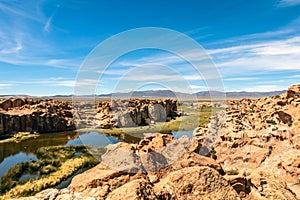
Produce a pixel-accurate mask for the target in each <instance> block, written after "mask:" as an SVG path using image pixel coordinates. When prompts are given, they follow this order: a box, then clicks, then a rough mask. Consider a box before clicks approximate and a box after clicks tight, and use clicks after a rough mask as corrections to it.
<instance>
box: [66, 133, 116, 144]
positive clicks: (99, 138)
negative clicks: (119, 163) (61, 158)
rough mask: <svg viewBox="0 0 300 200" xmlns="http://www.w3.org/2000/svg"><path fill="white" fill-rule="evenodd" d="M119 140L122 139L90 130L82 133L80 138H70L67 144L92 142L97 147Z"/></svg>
mask: <svg viewBox="0 0 300 200" xmlns="http://www.w3.org/2000/svg"><path fill="white" fill-rule="evenodd" d="M118 142H120V140H118V139H116V138H114V137H111V136H105V135H102V134H100V133H96V132H90V133H86V134H82V135H80V136H79V138H76V139H74V140H70V141H69V142H68V143H67V144H66V145H67V146H69V145H81V144H84V145H88V144H90V145H93V146H95V147H99V146H106V145H108V144H115V143H118Z"/></svg>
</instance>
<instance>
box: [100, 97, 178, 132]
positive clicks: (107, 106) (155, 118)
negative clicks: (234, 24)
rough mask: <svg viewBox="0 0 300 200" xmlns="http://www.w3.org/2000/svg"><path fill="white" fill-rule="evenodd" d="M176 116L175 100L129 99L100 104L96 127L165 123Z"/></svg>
mask: <svg viewBox="0 0 300 200" xmlns="http://www.w3.org/2000/svg"><path fill="white" fill-rule="evenodd" d="M176 116H177V100H173V99H161V100H150V99H130V100H125V99H124V100H111V101H110V102H100V103H99V104H98V106H97V116H96V118H97V121H98V123H97V124H96V126H98V127H100V128H112V127H134V126H140V125H147V124H150V123H151V122H166V121H168V120H171V119H174V118H175V117H176Z"/></svg>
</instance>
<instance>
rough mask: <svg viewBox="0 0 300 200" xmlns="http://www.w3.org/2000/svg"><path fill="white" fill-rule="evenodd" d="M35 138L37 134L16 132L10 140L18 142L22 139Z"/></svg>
mask: <svg viewBox="0 0 300 200" xmlns="http://www.w3.org/2000/svg"><path fill="white" fill-rule="evenodd" d="M37 136H39V134H38V133H36V132H16V133H13V134H11V140H13V141H14V142H20V141H22V140H24V139H28V138H31V137H37Z"/></svg>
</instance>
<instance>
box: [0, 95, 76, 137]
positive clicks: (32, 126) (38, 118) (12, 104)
mask: <svg viewBox="0 0 300 200" xmlns="http://www.w3.org/2000/svg"><path fill="white" fill-rule="evenodd" d="M72 117H73V115H72V107H71V105H70V104H68V103H66V102H58V101H54V100H51V99H49V100H47V99H46V100H36V99H30V98H26V99H19V98H17V99H6V100H2V101H1V102H0V134H9V133H14V132H20V131H22V132H39V133H45V132H57V131H67V130H74V129H75V126H74V123H73V118H72Z"/></svg>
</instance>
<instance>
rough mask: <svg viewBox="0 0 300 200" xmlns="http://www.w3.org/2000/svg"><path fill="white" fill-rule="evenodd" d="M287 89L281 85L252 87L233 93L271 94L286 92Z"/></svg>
mask: <svg viewBox="0 0 300 200" xmlns="http://www.w3.org/2000/svg"><path fill="white" fill-rule="evenodd" d="M286 87H287V86H280V85H252V86H251V87H242V88H240V89H239V90H231V91H247V92H270V91H280V90H285V89H286ZM228 91H230V90H228Z"/></svg>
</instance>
